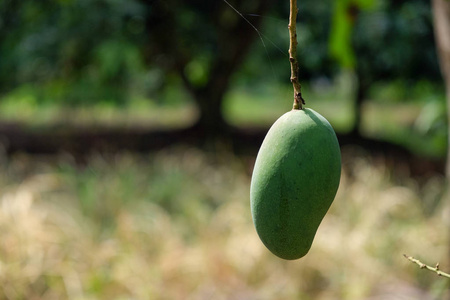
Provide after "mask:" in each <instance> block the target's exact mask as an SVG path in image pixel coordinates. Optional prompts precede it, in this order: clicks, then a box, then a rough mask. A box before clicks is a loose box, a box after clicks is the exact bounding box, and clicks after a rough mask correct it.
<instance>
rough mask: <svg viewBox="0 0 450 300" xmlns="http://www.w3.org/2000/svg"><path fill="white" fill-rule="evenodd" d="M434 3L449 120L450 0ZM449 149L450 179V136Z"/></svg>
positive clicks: (448, 175)
mask: <svg viewBox="0 0 450 300" xmlns="http://www.w3.org/2000/svg"><path fill="white" fill-rule="evenodd" d="M432 5H433V15H434V31H435V36H436V44H437V50H438V55H439V61H440V66H441V71H442V75H443V77H444V81H445V86H446V91H447V120H450V1H449V0H433V3H432ZM448 123H449V124H450V121H449V122H448ZM448 126H450V125H448ZM448 131H449V132H450V127H449V130H448ZM447 149H448V150H447V167H446V174H447V178H449V179H450V138H449V142H448V148H447Z"/></svg>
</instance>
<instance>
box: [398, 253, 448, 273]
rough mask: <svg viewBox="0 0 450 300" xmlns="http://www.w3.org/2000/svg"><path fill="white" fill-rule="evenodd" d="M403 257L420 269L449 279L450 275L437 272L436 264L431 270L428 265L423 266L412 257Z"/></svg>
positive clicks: (437, 266)
mask: <svg viewBox="0 0 450 300" xmlns="http://www.w3.org/2000/svg"><path fill="white" fill-rule="evenodd" d="M403 256H404V257H406V258H407V259H408V260H409V261H411V262H413V263H415V264H417V265H419V267H420V268H421V269H427V270H430V271H432V272H434V273H436V274H437V275H438V276H443V277H447V278H450V274H448V273H445V272H442V271H441V270H439V264H436V267H435V268H433V267H430V266H429V265H426V264H424V263H423V262H421V261H420V260H418V259H415V258H414V257H412V256H408V255H406V254H403Z"/></svg>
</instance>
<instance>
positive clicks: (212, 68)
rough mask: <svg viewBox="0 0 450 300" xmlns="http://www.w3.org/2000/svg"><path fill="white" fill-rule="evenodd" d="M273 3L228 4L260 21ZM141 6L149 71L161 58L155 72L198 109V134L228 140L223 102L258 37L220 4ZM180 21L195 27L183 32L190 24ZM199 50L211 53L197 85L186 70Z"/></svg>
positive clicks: (262, 0) (261, 0)
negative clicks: (172, 76) (173, 79)
mask: <svg viewBox="0 0 450 300" xmlns="http://www.w3.org/2000/svg"><path fill="white" fill-rule="evenodd" d="M274 2H275V0H253V1H249V0H247V1H230V3H232V5H233V6H234V7H235V8H236V9H237V10H238V11H240V12H243V11H245V10H247V11H248V10H251V12H252V13H253V14H257V15H264V14H265V13H266V12H267V10H268V9H269V7H270V5H271V4H272V3H274ZM141 3H142V4H143V5H144V6H145V7H146V10H147V16H146V21H145V23H146V30H147V32H149V36H150V37H151V39H150V43H149V45H148V47H147V49H148V50H147V53H146V56H147V60H148V63H149V64H150V65H151V64H152V63H154V62H155V57H160V58H161V57H162V58H164V59H159V61H160V62H159V66H160V67H162V68H163V69H165V70H166V71H167V72H175V73H177V75H178V76H179V77H180V78H181V79H182V82H183V84H184V87H185V88H186V90H187V91H188V93H189V94H190V95H191V96H192V98H193V99H194V101H195V102H196V104H197V108H198V112H199V117H198V120H197V122H196V124H195V125H194V128H195V129H196V130H198V131H199V132H201V133H203V134H205V135H207V136H217V135H224V134H225V135H226V134H227V132H228V131H229V130H230V126H229V125H228V124H227V122H226V120H225V118H224V116H223V110H222V104H223V99H224V96H225V93H226V91H227V90H228V88H229V86H230V81H231V78H232V76H233V74H234V73H235V72H236V71H237V70H238V68H239V67H240V66H241V64H242V62H243V61H244V59H245V57H246V55H247V54H248V52H249V49H250V47H251V45H252V43H253V41H254V40H255V37H257V32H256V30H255V29H254V28H253V27H252V26H251V25H250V24H249V23H248V21H247V20H245V19H244V18H243V17H242V16H240V15H239V14H237V13H236V12H235V11H233V9H232V8H231V7H229V6H228V5H227V3H225V2H223V1H214V2H198V3H197V4H195V3H190V2H183V1H180V0H170V1H150V2H148V1H146V0H141ZM184 15H191V16H192V15H193V16H195V20H196V24H194V26H193V27H192V28H187V27H186V24H188V26H191V25H192V23H186V20H185V17H184ZM261 19H262V18H258V19H256V20H255V21H254V22H252V23H253V25H254V26H255V27H258V25H259V24H260V22H261ZM183 27H184V28H183ZM187 32H188V33H189V36H187V34H186V33H187ZM286 33H287V30H286ZM201 47H203V48H208V49H213V50H212V51H210V52H208V53H207V54H206V57H207V59H208V63H207V66H206V67H205V69H206V73H207V75H206V76H207V78H205V79H204V80H202V81H201V82H200V83H199V82H196V80H195V78H191V77H190V76H189V72H187V69H188V67H189V64H190V63H191V62H193V61H194V62H195V60H196V59H198V58H199V57H200V58H201V57H202V53H200V51H201ZM203 54H204V53H203ZM204 57H205V56H203V58H204Z"/></svg>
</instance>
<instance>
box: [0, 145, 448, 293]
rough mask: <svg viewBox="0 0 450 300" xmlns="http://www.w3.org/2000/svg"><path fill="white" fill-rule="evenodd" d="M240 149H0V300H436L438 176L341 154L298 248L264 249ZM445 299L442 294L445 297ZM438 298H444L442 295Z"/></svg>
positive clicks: (442, 207) (443, 255) (442, 227)
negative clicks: (416, 175) (80, 152)
mask: <svg viewBox="0 0 450 300" xmlns="http://www.w3.org/2000/svg"><path fill="white" fill-rule="evenodd" d="M253 159H254V158H251V157H240V158H238V157H235V156H233V155H232V154H229V153H227V152H223V153H218V154H214V155H213V154H205V153H204V152H202V151H200V150H198V149H194V148H183V147H175V148H169V149H165V150H163V151H161V152H158V153H154V154H151V155H145V156H137V155H132V154H129V153H122V154H117V155H114V156H108V157H105V156H101V155H92V157H91V158H90V159H89V161H88V162H87V164H86V165H83V166H80V165H76V164H75V163H74V162H73V158H72V157H71V156H68V155H61V156H59V157H30V156H27V155H16V156H14V157H11V158H10V159H7V158H6V157H4V156H0V299H258V300H259V299H306V300H307V299H344V300H346V299H348V300H350V299H355V300H356V299H358V300H359V299H371V300H374V299H380V300H389V299H422V300H423V299H425V300H427V299H445V298H444V297H448V296H449V286H450V285H449V284H450V281H449V280H447V279H445V278H441V277H437V276H436V274H434V273H432V272H428V271H426V270H421V269H419V267H418V266H417V265H414V264H412V263H410V262H408V261H407V260H406V259H405V258H403V256H402V254H403V253H406V254H408V255H412V256H416V257H417V258H420V259H421V260H422V261H424V262H427V263H429V264H431V265H434V264H435V263H436V262H438V261H439V262H440V263H441V264H440V266H441V269H442V270H447V271H448V270H450V261H449V256H448V249H449V244H450V240H449V235H448V228H449V226H450V219H449V216H450V198H449V196H448V194H447V192H446V191H445V181H444V178H441V177H439V176H435V177H432V178H430V179H428V180H426V181H425V182H420V183H419V182H417V181H415V180H413V179H411V178H407V177H402V178H397V177H394V176H393V174H392V172H391V171H390V170H389V169H388V168H387V167H386V165H385V164H384V163H383V162H382V161H379V160H377V161H376V162H375V161H373V160H372V159H370V158H368V157H366V156H365V155H364V152H363V151H361V150H358V149H354V148H347V149H343V176H342V180H341V185H340V188H339V191H338V195H337V198H336V200H335V202H334V204H333V205H332V207H331V209H330V211H329V213H328V214H327V216H326V217H325V219H324V221H323V223H322V224H321V226H320V228H319V231H318V233H317V236H316V239H315V241H314V243H313V246H312V249H311V250H310V253H309V254H308V255H307V256H305V257H304V258H302V259H300V260H298V261H283V260H281V259H279V258H277V257H275V256H273V255H272V254H271V253H270V252H269V251H268V250H266V249H265V247H264V246H263V245H262V243H261V242H260V240H259V238H258V237H257V235H256V232H255V230H254V228H253V224H252V220H251V215H250V207H249V183H250V170H251V169H252V166H253ZM445 295H446V296H445ZM447 299H448V298H447Z"/></svg>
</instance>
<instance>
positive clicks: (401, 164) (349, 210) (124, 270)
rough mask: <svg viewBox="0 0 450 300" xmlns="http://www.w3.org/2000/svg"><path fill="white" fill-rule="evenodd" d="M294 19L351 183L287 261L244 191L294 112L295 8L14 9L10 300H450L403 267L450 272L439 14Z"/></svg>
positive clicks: (3, 120)
mask: <svg viewBox="0 0 450 300" xmlns="http://www.w3.org/2000/svg"><path fill="white" fill-rule="evenodd" d="M230 4H231V5H232V6H233V7H234V8H232V7H231V6H230ZM433 4H434V11H435V12H436V11H440V12H443V11H445V9H447V11H450V4H448V3H447V4H446V3H445V2H444V0H434V1H433ZM298 6H299V16H298V24H297V34H298V42H299V45H298V59H299V64H300V80H301V83H302V92H303V96H304V98H305V99H306V107H309V108H312V109H314V110H316V111H318V112H319V113H321V114H322V115H324V116H325V117H326V118H327V119H328V120H329V121H330V123H331V124H332V125H333V127H334V128H335V130H336V133H337V135H338V139H339V141H340V144H341V150H342V160H343V170H342V178H341V185H340V188H339V191H338V194H337V197H336V199H335V202H334V203H333V205H332V206H331V208H330V211H329V212H328V214H327V216H326V217H325V219H324V221H323V222H322V224H321V226H320V227H319V230H318V232H317V235H316V238H315V241H314V243H313V246H312V248H311V250H310V253H309V254H308V255H307V256H305V257H304V258H302V259H300V260H298V261H284V260H281V259H279V258H277V257H275V256H274V255H272V254H271V253H270V252H269V251H268V250H267V249H266V248H265V247H264V246H263V244H262V243H261V242H260V240H259V238H258V236H257V234H256V231H255V230H254V228H253V224H252V220H251V215H250V205H249V189H250V179H251V172H252V169H253V164H254V161H255V158H256V154H257V151H258V149H259V146H260V145H261V142H262V140H263V138H264V135H265V133H266V132H267V130H268V128H269V127H270V125H271V124H272V123H273V122H274V121H275V120H276V119H277V118H278V117H279V116H281V115H282V114H283V113H285V112H287V111H289V110H290V109H291V107H292V102H293V90H292V85H291V83H290V81H289V77H290V65H289V60H288V46H289V36H288V29H287V24H288V16H289V1H287V0H284V1H275V0H247V1H236V0H233V1H231V0H230V1H229V3H227V2H225V1H222V0H217V1H205V0H191V1H181V0H148V1H145V0H140V1H139V0H42V1H33V0H21V1H17V0H2V1H0V299H372V300H374V299H380V300H381V299H383V300H384V299H449V298H450V292H449V286H450V281H449V280H448V279H445V278H442V277H438V276H437V275H436V274H434V273H432V272H428V271H426V270H421V269H420V268H419V267H418V266H417V265H414V264H412V263H411V262H409V261H408V260H406V259H405V258H404V257H403V256H402V255H403V254H408V255H412V256H415V257H417V258H419V259H421V260H422V261H423V262H425V263H428V264H430V265H432V266H434V265H435V264H436V263H437V262H440V267H441V269H442V270H444V271H450V239H449V227H450V195H449V193H448V188H447V186H448V185H447V180H448V179H447V178H446V168H445V162H446V156H447V136H448V121H447V111H446V110H447V105H446V85H445V80H444V77H445V76H443V75H442V74H446V71H445V70H446V69H445V66H446V65H447V67H448V66H449V63H448V62H447V63H446V62H445V59H444V57H445V56H444V55H441V56H439V55H438V53H444V51H445V49H444V48H443V47H442V45H443V43H440V41H443V40H444V39H445V36H440V35H439V32H445V30H441V31H439V30H436V28H437V25H436V24H437V23H436V19H435V18H434V17H436V13H435V14H433V7H432V3H430V1H426V0H409V1H390V0H339V1H330V0H329V1H313V0H302V1H299V2H298ZM236 11H238V12H239V13H237V12H236ZM442 15H443V14H441V17H442ZM442 20H443V22H444V21H445V16H444V18H443V19H441V21H442ZM447 22H448V23H447V24H450V13H449V14H448V16H447ZM441 23H442V22H441ZM441 23H440V24H441ZM442 24H445V22H444V23H442ZM449 26H450V25H449ZM442 28H444V29H445V25H444V27H441V29H442ZM435 32H438V34H436V35H435ZM439 58H441V59H439ZM441 71H442V72H441ZM447 74H448V75H447V82H449V80H450V79H448V78H450V71H447ZM449 93H450V87H447V95H448V94H449ZM448 97H449V98H450V96H448ZM449 100H450V99H449Z"/></svg>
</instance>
